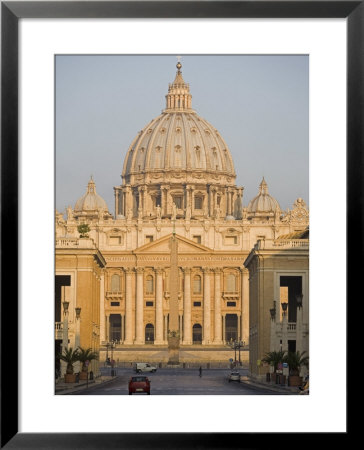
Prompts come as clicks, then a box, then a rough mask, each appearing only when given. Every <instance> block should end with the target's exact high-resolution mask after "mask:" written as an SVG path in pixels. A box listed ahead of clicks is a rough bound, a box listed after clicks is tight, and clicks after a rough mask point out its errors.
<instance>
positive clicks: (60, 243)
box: [56, 237, 96, 248]
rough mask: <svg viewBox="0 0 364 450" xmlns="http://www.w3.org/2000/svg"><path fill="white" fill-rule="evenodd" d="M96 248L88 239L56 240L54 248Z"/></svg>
mask: <svg viewBox="0 0 364 450" xmlns="http://www.w3.org/2000/svg"><path fill="white" fill-rule="evenodd" d="M64 247H68V248H96V247H95V243H94V241H93V240H92V239H90V238H82V239H79V238H73V237H72V238H64V237H63V238H57V239H56V248H64Z"/></svg>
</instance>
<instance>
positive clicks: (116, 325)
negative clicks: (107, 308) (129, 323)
mask: <svg viewBox="0 0 364 450" xmlns="http://www.w3.org/2000/svg"><path fill="white" fill-rule="evenodd" d="M109 339H110V341H116V342H119V341H120V340H121V315H120V314H110V336H109Z"/></svg>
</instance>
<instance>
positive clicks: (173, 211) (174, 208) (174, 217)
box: [172, 202, 177, 220]
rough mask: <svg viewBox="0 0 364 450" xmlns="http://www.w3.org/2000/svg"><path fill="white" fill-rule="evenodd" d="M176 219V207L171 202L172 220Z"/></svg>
mask: <svg viewBox="0 0 364 450" xmlns="http://www.w3.org/2000/svg"><path fill="white" fill-rule="evenodd" d="M176 217H177V206H176V204H175V203H174V202H173V203H172V220H176Z"/></svg>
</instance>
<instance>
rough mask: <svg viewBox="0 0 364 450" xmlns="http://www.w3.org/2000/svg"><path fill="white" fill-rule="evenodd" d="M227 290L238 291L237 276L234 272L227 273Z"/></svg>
mask: <svg viewBox="0 0 364 450" xmlns="http://www.w3.org/2000/svg"><path fill="white" fill-rule="evenodd" d="M226 290H227V292H235V291H236V277H235V275H234V274H232V273H228V274H227V275H226Z"/></svg>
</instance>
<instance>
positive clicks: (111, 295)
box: [106, 291, 123, 298]
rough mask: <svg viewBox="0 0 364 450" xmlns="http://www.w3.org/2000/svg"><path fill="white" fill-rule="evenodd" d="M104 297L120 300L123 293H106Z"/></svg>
mask: <svg viewBox="0 0 364 450" xmlns="http://www.w3.org/2000/svg"><path fill="white" fill-rule="evenodd" d="M106 297H107V298H109V297H117V298H122V297H123V293H122V292H121V291H106Z"/></svg>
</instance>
